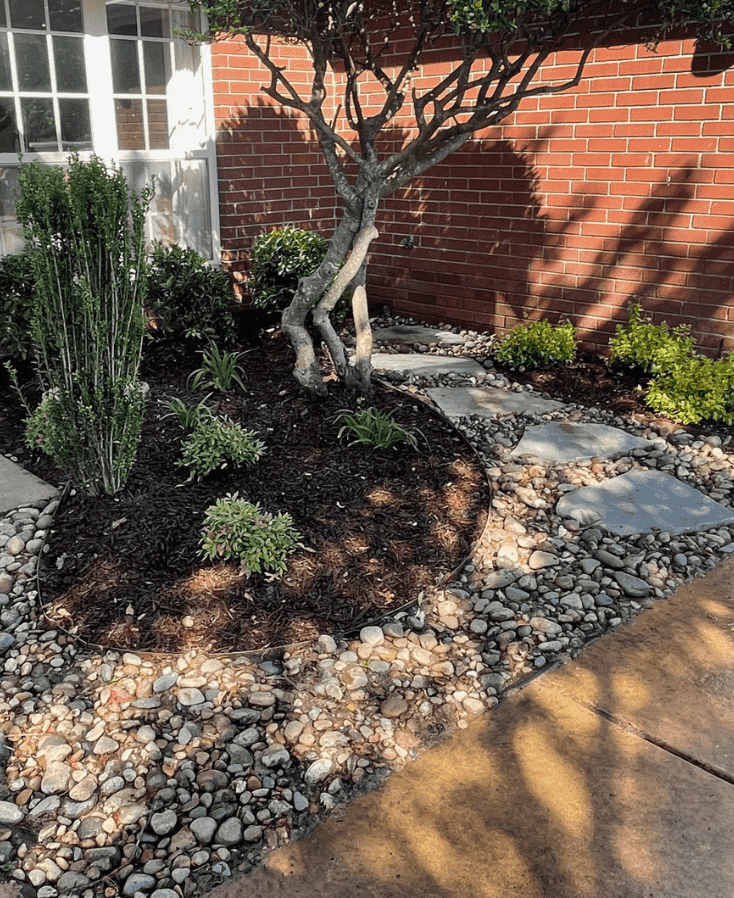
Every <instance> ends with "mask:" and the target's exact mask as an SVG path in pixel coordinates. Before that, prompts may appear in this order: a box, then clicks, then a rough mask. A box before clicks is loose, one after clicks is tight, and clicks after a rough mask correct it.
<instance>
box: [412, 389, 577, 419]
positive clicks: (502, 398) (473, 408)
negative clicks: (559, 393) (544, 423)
mask: <svg viewBox="0 0 734 898" xmlns="http://www.w3.org/2000/svg"><path fill="white" fill-rule="evenodd" d="M426 393H427V394H428V396H430V397H431V399H432V400H433V401H434V402H435V403H436V405H437V406H438V407H439V408H440V409H441V411H442V412H443V413H444V414H445V415H446V416H447V417H448V418H462V417H467V416H469V415H479V417H481V418H495V417H502V416H504V415H545V414H547V413H548V412H552V411H555V410H556V409H559V408H563V403H561V402H556V400H555V399H541V398H540V397H539V396H536V395H535V394H533V393H525V392H523V393H512V392H511V391H510V390H502V389H500V388H499V387H436V388H434V389H431V390H426Z"/></svg>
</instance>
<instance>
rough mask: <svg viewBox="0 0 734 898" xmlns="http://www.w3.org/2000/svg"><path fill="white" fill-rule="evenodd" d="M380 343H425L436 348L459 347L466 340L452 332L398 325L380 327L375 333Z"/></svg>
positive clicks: (422, 326) (419, 326)
mask: <svg viewBox="0 0 734 898" xmlns="http://www.w3.org/2000/svg"><path fill="white" fill-rule="evenodd" d="M373 337H374V339H375V341H376V342H378V343H423V344H424V345H426V346H428V345H434V346H458V345H460V344H461V343H463V342H464V338H463V337H460V336H459V335H458V334H454V333H452V332H451V331H443V330H440V329H438V328H435V327H425V326H424V325H422V324H396V325H394V326H393V327H378V328H377V330H376V331H374V333H373Z"/></svg>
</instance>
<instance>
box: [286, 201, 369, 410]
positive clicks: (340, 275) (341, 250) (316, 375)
mask: <svg viewBox="0 0 734 898" xmlns="http://www.w3.org/2000/svg"><path fill="white" fill-rule="evenodd" d="M363 196H364V199H363V202H362V203H361V209H360V211H359V213H358V214H355V212H354V211H352V210H347V211H346V212H345V213H344V217H343V218H342V220H341V221H340V222H339V225H338V226H337V228H336V230H335V231H334V234H333V235H332V238H331V240H330V242H329V247H328V250H327V252H326V256H325V258H324V261H323V262H322V263H321V265H319V267H318V268H317V269H316V271H315V272H314V273H313V274H311V275H309V276H308V277H306V278H302V280H301V281H300V283H299V285H298V290H297V291H296V294H295V296H294V297H293V301H292V302H291V304H290V306H288V308H287V309H285V310H284V312H283V316H282V325H283V330H284V331H285V333H286V335H287V336H288V338H289V339H290V341H291V344H292V345H293V348H294V349H295V351H296V364H295V368H294V371H293V374H294V376H295V378H296V380H297V381H298V383H299V384H300V385H301V386H302V387H303V388H304V389H305V390H307V391H308V392H309V393H311V394H313V395H318V396H323V395H325V394H326V387H325V385H324V382H323V378H322V376H321V369H320V366H319V362H318V359H317V358H316V353H315V351H314V345H313V340H312V338H311V335H310V334H309V332H308V330H307V328H306V317H307V316H308V313H309V311H311V310H312V309H313V321H314V324H315V325H316V326H317V327H318V329H319V331H320V333H321V336H322V338H323V340H324V343H325V344H326V347H327V349H328V350H329V354H330V355H331V358H332V361H333V362H334V368H335V370H336V373H337V376H338V377H339V378H340V379H341V380H342V381H343V382H344V383H345V384H346V385H347V386H349V387H351V388H353V389H357V390H359V391H360V392H362V393H367V392H369V390H370V388H371V373H372V366H371V362H370V359H371V354H372V331H371V328H370V323H369V313H368V309H367V291H366V289H365V282H366V278H367V252H368V250H369V246H370V243H371V242H372V241H373V240H374V239H375V238H376V237H377V236H378V231H377V228H375V226H374V220H375V215H376V212H377V204H378V198H379V189H378V187H377V185H374V184H371V185H369V186H368V188H367V190H366V191H365V193H364V194H363ZM350 248H351V253H350V254H349V258H348V259H347V260H346V261H344V259H345V257H346V255H347V253H348V252H349V250H350ZM350 283H351V284H353V285H354V292H353V296H352V311H353V315H354V323H355V328H356V333H357V350H356V356H355V361H354V364H352V363H350V362H349V360H348V358H347V353H346V350H345V347H344V344H343V343H342V341H341V340H340V338H339V336H338V334H337V333H336V331H335V329H334V326H333V325H332V323H331V319H330V317H329V316H330V314H331V312H332V311H333V309H334V306H335V305H336V303H337V302H338V301H339V298H340V297H341V295H342V294H343V293H344V290H345V289H346V288H347V287H348V286H349V284H350ZM327 288H328V289H327Z"/></svg>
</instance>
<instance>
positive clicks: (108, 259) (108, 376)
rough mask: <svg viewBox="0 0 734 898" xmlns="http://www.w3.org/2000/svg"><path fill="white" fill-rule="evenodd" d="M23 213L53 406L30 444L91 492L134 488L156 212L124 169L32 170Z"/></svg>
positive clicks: (41, 363) (74, 164)
mask: <svg viewBox="0 0 734 898" xmlns="http://www.w3.org/2000/svg"><path fill="white" fill-rule="evenodd" d="M20 192H21V196H20V199H19V200H18V202H17V204H16V211H17V214H18V219H19V221H20V222H21V223H22V225H23V229H24V234H25V238H26V245H27V247H28V252H29V254H30V256H31V260H32V268H33V279H34V301H33V320H32V334H33V342H34V353H35V356H36V364H37V373H38V376H39V380H40V383H41V387H42V389H43V390H45V391H46V399H45V400H44V401H43V402H42V403H41V406H40V408H39V409H37V411H36V412H34V414H33V415H32V416H31V419H30V421H29V426H28V440H29V442H31V443H32V444H33V445H36V446H40V447H41V448H42V449H43V450H44V451H46V452H48V453H49V454H51V455H52V456H53V457H54V458H55V459H56V461H57V462H58V463H59V465H61V467H63V468H64V469H65V470H66V471H67V473H68V474H69V476H70V477H71V479H72V480H73V481H74V482H75V483H76V484H77V485H78V486H80V487H81V488H82V489H84V490H86V491H87V492H89V493H91V494H97V493H99V492H100V491H101V490H104V491H106V492H108V493H114V492H116V491H117V490H119V489H120V488H121V487H122V485H123V484H124V483H125V480H126V479H127V476H128V474H129V471H130V468H131V467H132V464H133V461H134V459H135V454H136V450H137V446H138V442H139V440H140V431H141V426H142V416H143V405H144V398H143V392H142V390H141V387H140V384H139V381H138V371H139V367H140V358H141V353H142V344H143V334H144V323H143V314H142V309H143V305H144V302H145V294H146V288H147V277H146V271H147V265H146V263H145V233H144V223H145V210H146V207H147V204H148V203H149V201H150V198H151V195H152V192H151V190H150V189H146V190H144V191H143V194H142V196H138V194H136V193H135V192H134V191H131V190H129V189H128V186H127V182H126V180H125V176H124V175H123V173H122V172H121V171H120V170H119V169H114V168H113V169H112V170H110V171H108V170H107V168H106V167H105V165H104V163H103V162H102V161H101V160H100V159H98V158H96V157H92V159H91V160H90V161H89V162H82V161H81V160H80V159H79V157H78V156H72V158H71V159H70V163H69V168H68V170H66V171H65V170H64V169H62V168H59V167H49V166H42V165H41V164H40V163H38V162H31V163H29V164H23V165H22V166H21V171H20Z"/></svg>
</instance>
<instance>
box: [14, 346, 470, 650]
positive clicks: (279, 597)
mask: <svg viewBox="0 0 734 898" xmlns="http://www.w3.org/2000/svg"><path fill="white" fill-rule="evenodd" d="M200 361H201V358H200V355H198V354H197V353H196V352H195V351H194V350H193V349H192V348H190V347H186V346H183V345H181V344H174V343H150V344H148V345H147V348H146V353H145V360H144V365H143V369H142V371H141V377H142V379H143V380H144V381H146V382H147V383H148V384H149V385H150V388H151V389H150V394H149V399H148V405H147V412H146V417H145V423H144V431H143V438H142V441H141V445H140V449H139V452H138V456H137V460H136V463H135V466H134V469H133V471H132V474H131V476H130V478H129V480H128V483H127V484H126V486H125V488H124V490H123V491H122V492H121V493H119V494H118V495H116V496H102V497H97V498H91V497H88V496H85V495H82V494H79V493H77V494H70V495H68V496H67V497H66V498H65V499H64V501H63V504H62V506H61V508H60V511H59V513H58V515H57V519H56V522H55V526H54V528H53V530H52V532H51V534H50V536H49V539H48V543H47V544H48V547H49V549H48V551H47V552H46V553H45V554H44V556H43V560H42V570H41V596H42V600H43V603H44V606H45V610H46V613H47V616H48V618H49V619H50V621H51V623H52V624H53V625H57V626H59V627H61V628H63V629H64V630H66V631H70V632H71V633H72V634H73V635H75V636H78V637H80V638H82V639H84V640H86V641H89V642H91V643H93V644H98V645H103V646H109V647H115V648H120V649H134V650H138V651H185V650H189V649H192V648H200V649H204V650H206V651H213V652H225V651H244V650H254V649H262V648H265V647H271V646H282V645H286V644H290V643H294V642H299V641H301V640H306V639H307V640H312V639H314V638H315V637H316V636H317V635H318V634H319V633H323V632H328V633H337V634H338V633H347V632H351V631H353V630H355V629H358V628H359V627H361V626H364V625H365V624H367V623H369V622H371V621H373V620H375V619H377V618H379V617H380V615H382V614H384V613H385V612H388V611H390V610H394V609H396V608H399V607H401V606H403V605H405V604H406V603H409V602H412V601H415V600H416V598H417V597H418V595H419V593H420V591H421V590H424V589H426V588H428V587H430V586H432V585H433V584H435V583H436V582H437V581H439V580H440V579H441V578H442V577H444V576H445V575H447V574H449V573H450V572H452V571H453V570H454V569H455V568H456V567H457V566H458V565H460V564H461V562H462V561H463V560H464V559H465V558H466V556H467V555H468V553H469V552H470V550H471V547H472V545H473V544H474V542H475V541H476V540H477V539H478V537H479V535H480V534H481V531H482V529H483V526H484V523H485V521H486V514H487V507H488V488H487V484H486V480H485V476H484V473H483V470H482V467H481V465H480V464H479V463H478V462H477V460H476V458H475V456H474V454H473V452H472V450H471V449H470V447H469V446H468V445H467V444H466V443H465V441H464V440H463V439H462V438H461V437H460V436H459V435H458V434H457V433H456V432H455V431H454V430H453V429H452V428H451V427H449V426H448V424H446V423H445V422H444V421H443V420H442V419H440V418H439V417H437V416H436V415H435V414H434V413H433V412H432V411H430V410H429V409H427V408H426V406H425V405H424V404H422V403H421V402H420V401H419V400H418V399H413V398H412V397H410V396H407V395H405V394H404V393H398V392H396V391H392V390H389V389H386V388H385V389H383V388H381V387H379V386H377V387H376V389H375V392H374V396H373V397H372V399H371V400H370V404H372V405H375V406H377V407H378V408H380V409H383V410H385V411H389V412H391V413H392V414H393V415H394V417H395V418H396V419H397V420H398V421H399V422H400V423H402V424H403V425H405V426H407V427H409V428H412V429H414V430H415V429H419V430H420V431H421V433H422V436H421V437H419V441H420V447H419V451H417V452H416V451H414V450H412V449H410V448H409V447H405V446H403V448H400V449H397V450H391V451H386V450H385V451H383V450H377V451H373V450H370V449H368V448H364V447H361V446H352V447H349V446H348V445H347V442H346V440H344V439H342V440H339V438H338V432H339V429H340V423H339V422H338V421H337V420H336V416H337V413H338V411H339V409H342V408H345V407H352V408H354V407H355V405H354V403H355V397H354V396H353V395H351V394H348V393H346V392H344V391H342V390H341V389H340V388H339V387H338V385H337V384H336V383H332V384H330V391H329V397H328V398H327V399H326V400H325V401H319V402H314V401H313V400H311V399H310V398H309V397H308V396H307V395H306V394H304V393H303V392H302V391H301V390H300V389H299V388H298V386H297V384H296V382H295V380H294V379H293V376H292V373H291V371H292V365H293V353H292V350H291V349H290V347H289V346H288V345H287V344H286V341H285V340H284V339H283V337H282V336H281V335H280V334H279V332H278V331H277V330H271V331H270V332H268V333H266V334H264V335H263V338H262V340H261V341H260V342H259V343H258V344H257V345H256V346H255V347H254V348H252V349H250V350H249V351H248V352H247V354H246V355H245V356H244V358H243V360H242V361H243V367H244V368H245V371H246V383H245V386H246V392H245V394H244V395H242V394H239V395H237V394H234V393H233V394H228V395H226V396H225V395H222V394H217V395H212V397H211V398H210V400H209V404H210V405H211V404H214V405H215V406H216V409H217V411H219V412H220V413H222V414H226V415H227V416H229V417H230V418H231V419H232V420H233V421H237V422H240V423H241V424H242V425H243V426H245V427H247V428H248V429H252V430H254V431H256V433H257V434H258V436H259V437H260V438H261V439H264V441H265V443H266V452H265V454H264V455H263V456H262V458H260V460H259V461H257V462H256V463H255V464H254V465H253V466H252V467H250V468H245V469H239V470H229V469H227V470H225V471H223V472H221V473H217V474H214V475H211V476H210V477H208V478H206V479H205V480H204V481H202V482H198V483H197V482H187V476H188V471H187V470H186V469H185V468H182V467H181V466H179V465H178V464H177V460H178V459H179V457H180V445H181V440H182V436H183V432H182V431H181V429H180V427H179V425H178V424H177V422H176V421H175V419H174V418H172V417H164V415H165V413H166V411H167V409H166V408H165V407H164V405H163V402H164V401H165V400H167V399H170V398H171V397H180V398H181V399H183V400H185V401H186V402H187V403H188V404H190V405H195V404H196V402H197V401H200V400H202V399H203V398H204V393H203V392H198V393H195V394H194V393H192V392H191V391H190V390H189V389H188V387H187V377H188V375H189V374H190V372H191V371H192V370H193V369H195V368H196V367H198V365H199V364H200ZM3 387H4V388H3V389H2V391H0V395H2V397H3V398H2V400H1V401H0V449H1V450H2V451H4V452H12V453H15V454H16V455H17V456H18V457H19V459H20V461H21V462H22V463H23V464H24V465H25V466H26V467H27V468H28V469H29V470H31V471H33V472H34V473H36V474H38V475H39V476H41V477H43V478H45V479H47V480H48V481H49V482H51V483H61V482H62V481H63V479H64V478H63V474H62V473H61V472H59V471H58V470H56V469H55V468H54V466H53V463H52V462H51V461H50V460H49V459H48V458H47V457H46V456H44V455H39V454H37V453H35V452H31V451H30V450H28V449H27V448H25V447H24V445H23V417H24V415H23V410H22V408H21V407H20V405H19V403H18V402H17V401H16V400H15V397H14V395H13V392H12V390H11V389H9V388H8V386H7V384H3ZM235 492H237V493H238V494H239V496H240V497H242V498H245V499H247V500H249V501H251V502H258V503H260V506H261V508H262V509H263V510H265V511H270V512H272V513H278V512H281V511H286V512H289V513H290V514H291V516H292V517H293V520H294V524H295V526H296V528H297V529H298V531H299V532H300V533H301V534H302V535H303V545H304V548H300V549H297V550H296V551H294V552H293V553H292V554H291V555H290V556H289V562H288V568H287V570H286V572H285V573H284V574H283V575H282V576H281V577H279V578H272V577H268V576H266V575H261V574H252V575H251V576H250V577H249V579H248V578H247V577H246V576H245V575H244V574H243V573H242V572H241V571H240V569H239V566H238V565H236V564H227V563H221V562H220V563H215V564H210V563H204V562H202V560H201V558H200V554H199V549H200V546H199V540H200V531H201V526H202V521H203V518H204V513H205V510H206V509H207V508H208V507H209V506H210V505H212V504H214V502H215V501H216V500H217V499H219V498H222V497H224V496H226V495H227V494H229V493H235Z"/></svg>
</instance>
